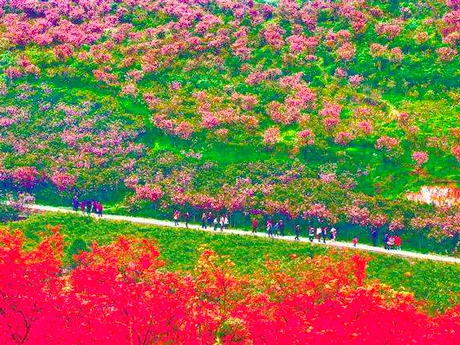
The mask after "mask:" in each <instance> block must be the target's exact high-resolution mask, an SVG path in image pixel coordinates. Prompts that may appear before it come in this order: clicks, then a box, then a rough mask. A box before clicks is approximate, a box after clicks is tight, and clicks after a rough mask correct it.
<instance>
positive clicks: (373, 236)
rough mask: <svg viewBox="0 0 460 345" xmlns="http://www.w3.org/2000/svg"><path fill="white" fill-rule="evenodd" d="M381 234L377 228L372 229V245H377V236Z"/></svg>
mask: <svg viewBox="0 0 460 345" xmlns="http://www.w3.org/2000/svg"><path fill="white" fill-rule="evenodd" d="M378 236H379V233H378V232H377V229H372V231H371V238H372V245H373V246H374V247H377V238H378Z"/></svg>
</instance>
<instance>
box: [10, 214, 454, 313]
mask: <svg viewBox="0 0 460 345" xmlns="http://www.w3.org/2000/svg"><path fill="white" fill-rule="evenodd" d="M48 225H51V226H55V225H60V226H61V232H62V233H63V234H64V235H65V238H66V248H67V251H68V253H70V251H71V250H70V247H71V246H72V244H74V245H75V241H77V242H81V240H83V241H85V242H86V243H88V244H89V243H90V242H92V241H97V242H98V243H100V244H103V243H108V242H110V241H112V240H113V239H115V238H116V237H118V236H120V235H131V236H136V237H146V238H154V239H155V240H156V241H157V243H158V246H159V248H160V252H161V257H162V259H163V260H165V261H166V265H167V266H166V267H167V268H168V269H171V270H183V271H187V270H190V269H192V268H193V267H194V265H195V263H196V261H197V259H198V256H199V254H200V252H201V250H203V248H205V247H206V248H209V249H212V250H214V251H216V252H217V253H218V254H220V255H222V256H226V257H228V258H229V259H230V260H232V261H233V262H234V263H235V264H236V265H235V268H236V270H237V271H238V272H240V273H252V272H254V271H257V270H261V269H263V267H264V263H265V261H266V259H267V258H268V257H269V258H271V259H277V260H282V261H283V260H291V259H290V256H289V255H290V254H297V255H298V256H316V255H333V256H338V257H340V256H341V255H342V250H339V251H337V250H334V249H330V248H326V247H321V246H312V245H310V244H308V243H290V242H284V241H273V240H269V239H263V238H256V237H254V238H253V237H250V236H239V235H230V234H213V233H203V232H201V231H194V230H184V229H174V228H163V227H158V226H147V225H136V224H132V223H128V222H113V221H106V220H95V219H92V218H89V217H85V216H78V215H67V214H39V215H33V216H31V217H30V218H28V219H27V220H24V221H21V222H15V223H10V224H9V225H8V226H9V227H10V228H11V229H21V230H22V231H24V233H25V234H26V236H27V238H28V239H29V240H30V245H33V243H35V242H36V241H38V240H39V238H40V233H43V231H45V232H46V228H47V226H48ZM343 251H345V250H343ZM369 255H371V257H372V260H371V261H370V263H369V267H368V276H369V278H370V279H372V278H377V279H379V280H380V281H382V282H383V283H385V284H388V285H390V286H391V287H393V288H395V289H405V290H406V291H410V292H413V293H414V294H415V296H416V298H418V299H420V300H425V301H426V302H427V304H428V308H429V309H430V310H442V309H444V308H446V307H449V306H452V305H456V304H459V303H460V279H459V277H460V265H457V264H445V263H439V262H432V261H426V260H414V259H407V258H399V257H395V256H389V255H383V254H375V253H373V254H369Z"/></svg>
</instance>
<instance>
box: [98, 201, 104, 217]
mask: <svg viewBox="0 0 460 345" xmlns="http://www.w3.org/2000/svg"><path fill="white" fill-rule="evenodd" d="M103 211H104V206H102V203H101V202H97V201H96V213H97V215H98V216H99V217H102V212H103Z"/></svg>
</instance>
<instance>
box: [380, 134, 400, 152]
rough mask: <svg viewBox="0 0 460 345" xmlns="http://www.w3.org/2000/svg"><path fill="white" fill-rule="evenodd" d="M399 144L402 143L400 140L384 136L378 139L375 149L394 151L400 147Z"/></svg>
mask: <svg viewBox="0 0 460 345" xmlns="http://www.w3.org/2000/svg"><path fill="white" fill-rule="evenodd" d="M399 143H400V141H399V140H398V139H396V138H392V137H389V136H386V135H384V136H382V137H380V138H378V139H377V142H376V143H375V148H376V149H377V150H383V149H386V150H387V151H392V150H394V149H395V148H396V147H397V146H398V145H399Z"/></svg>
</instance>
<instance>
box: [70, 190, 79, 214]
mask: <svg viewBox="0 0 460 345" xmlns="http://www.w3.org/2000/svg"><path fill="white" fill-rule="evenodd" d="M79 206H80V202H79V201H78V196H77V195H76V194H75V195H74V196H73V198H72V209H73V210H74V211H75V212H77V211H78V208H79Z"/></svg>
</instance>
